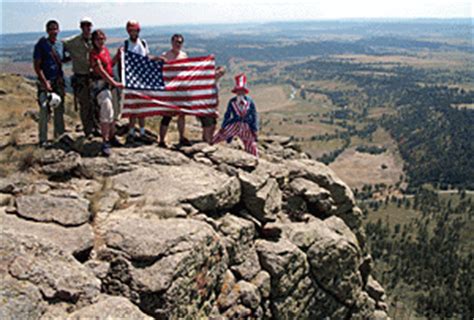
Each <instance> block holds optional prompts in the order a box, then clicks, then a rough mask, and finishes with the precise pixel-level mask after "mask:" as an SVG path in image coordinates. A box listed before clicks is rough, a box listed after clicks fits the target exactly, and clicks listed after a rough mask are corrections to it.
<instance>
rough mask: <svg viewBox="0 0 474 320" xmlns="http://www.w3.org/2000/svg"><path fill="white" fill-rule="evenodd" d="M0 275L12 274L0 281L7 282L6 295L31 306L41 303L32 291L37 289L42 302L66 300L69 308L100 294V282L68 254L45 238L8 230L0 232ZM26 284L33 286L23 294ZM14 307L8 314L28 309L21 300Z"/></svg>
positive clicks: (88, 302) (93, 299) (82, 303)
mask: <svg viewBox="0 0 474 320" xmlns="http://www.w3.org/2000/svg"><path fill="white" fill-rule="evenodd" d="M0 277H1V278H2V279H5V277H7V278H9V277H11V278H9V281H8V282H6V283H2V286H4V285H6V284H7V285H8V287H4V292H6V294H7V296H8V295H11V294H18V295H19V296H22V297H23V298H22V299H25V300H27V301H31V302H32V303H33V305H35V304H37V305H41V303H39V302H37V294H35V292H39V293H40V294H41V297H42V299H43V300H45V301H51V302H56V303H59V302H64V303H68V304H70V306H71V308H79V307H82V306H85V305H87V304H90V303H91V302H94V301H95V299H96V297H97V296H98V294H99V293H100V281H99V280H98V279H97V278H95V277H94V274H93V273H92V272H91V271H90V270H89V269H87V268H86V267H84V266H83V265H81V264H80V263H79V262H78V261H76V260H75V259H74V258H73V257H72V256H71V255H69V254H67V253H66V252H64V251H63V250H61V249H60V248H59V247H57V246H56V245H55V244H53V243H52V242H49V241H47V240H45V239H41V238H37V237H34V236H30V235H26V234H21V233H20V234H19V233H16V232H14V231H11V230H3V232H2V237H1V241H0ZM12 278H13V279H14V280H13V279H12ZM25 283H27V286H28V287H31V286H33V287H34V288H36V289H33V288H30V289H31V291H30V289H28V290H29V293H28V294H24V293H22V292H24V290H23V289H22V288H26V287H25ZM2 301H4V300H3V299H2ZM14 306H16V307H18V308H19V309H18V310H11V308H12V306H9V307H6V309H7V310H8V309H10V311H9V312H11V314H15V313H16V312H18V314H22V313H25V312H27V313H28V312H29V311H28V310H26V309H25V304H23V303H21V302H18V304H14ZM17 318H18V317H17Z"/></svg>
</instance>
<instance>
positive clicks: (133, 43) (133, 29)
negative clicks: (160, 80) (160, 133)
mask: <svg viewBox="0 0 474 320" xmlns="http://www.w3.org/2000/svg"><path fill="white" fill-rule="evenodd" d="M126 29H127V33H128V35H129V38H128V39H127V40H125V42H124V47H123V49H124V50H125V51H130V52H133V53H136V54H139V55H141V56H144V57H146V56H149V55H150V50H149V49H148V44H147V42H146V41H145V40H144V39H142V38H140V37H139V34H140V24H139V23H138V21H135V20H129V21H128V22H127V25H126ZM150 58H151V57H150ZM136 119H137V117H136V116H130V122H129V132H128V135H127V143H133V142H134V141H135V139H136V138H137V136H136V134H135V123H136ZM138 124H139V126H140V140H141V141H143V142H145V143H150V144H151V143H153V141H154V139H152V138H150V137H148V136H147V135H146V132H145V118H144V117H139V118H138Z"/></svg>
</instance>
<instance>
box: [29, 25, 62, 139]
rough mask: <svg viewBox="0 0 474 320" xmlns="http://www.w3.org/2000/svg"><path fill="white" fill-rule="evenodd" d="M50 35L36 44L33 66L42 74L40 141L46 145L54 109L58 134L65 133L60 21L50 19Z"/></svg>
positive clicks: (39, 83) (55, 126) (48, 29)
mask: <svg viewBox="0 0 474 320" xmlns="http://www.w3.org/2000/svg"><path fill="white" fill-rule="evenodd" d="M46 32H47V33H48V37H47V38H46V37H41V38H40V39H39V40H38V42H37V43H36V45H35V49H34V53H33V67H34V70H35V72H36V75H37V76H38V102H39V105H40V112H39V121H38V126H39V144H40V146H41V147H43V146H45V144H46V143H47V140H48V118H49V115H50V112H51V109H50V108H51V107H52V108H53V109H54V112H53V113H54V137H55V138H58V137H59V136H60V135H61V134H63V133H64V77H63V70H62V61H63V59H64V52H63V46H62V44H61V42H59V41H57V38H58V33H59V23H58V22H57V21H55V20H50V21H48V22H47V23H46Z"/></svg>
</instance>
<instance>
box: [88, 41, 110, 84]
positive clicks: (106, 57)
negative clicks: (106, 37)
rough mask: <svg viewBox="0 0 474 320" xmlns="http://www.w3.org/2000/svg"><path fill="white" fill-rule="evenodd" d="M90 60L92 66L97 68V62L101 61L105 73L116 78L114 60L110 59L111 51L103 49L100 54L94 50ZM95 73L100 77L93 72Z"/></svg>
mask: <svg viewBox="0 0 474 320" xmlns="http://www.w3.org/2000/svg"><path fill="white" fill-rule="evenodd" d="M89 59H90V63H91V66H95V64H96V61H97V60H99V62H100V63H101V64H102V67H103V68H104V70H105V72H107V73H108V74H109V75H110V76H111V77H113V76H114V71H113V69H112V58H111V57H110V53H109V50H108V49H107V48H106V47H103V48H102V50H101V51H100V52H97V50H95V49H94V50H92V51H91V53H90V57H89ZM93 72H94V74H96V75H99V74H98V73H97V72H96V71H95V70H93Z"/></svg>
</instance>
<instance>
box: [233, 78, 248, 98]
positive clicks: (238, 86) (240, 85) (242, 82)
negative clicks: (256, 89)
mask: <svg viewBox="0 0 474 320" xmlns="http://www.w3.org/2000/svg"><path fill="white" fill-rule="evenodd" d="M238 91H245V93H246V94H247V93H249V89H248V88H247V76H246V75H245V74H243V73H241V74H238V75H236V76H235V86H234V89H232V92H233V93H237V92H238Z"/></svg>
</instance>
